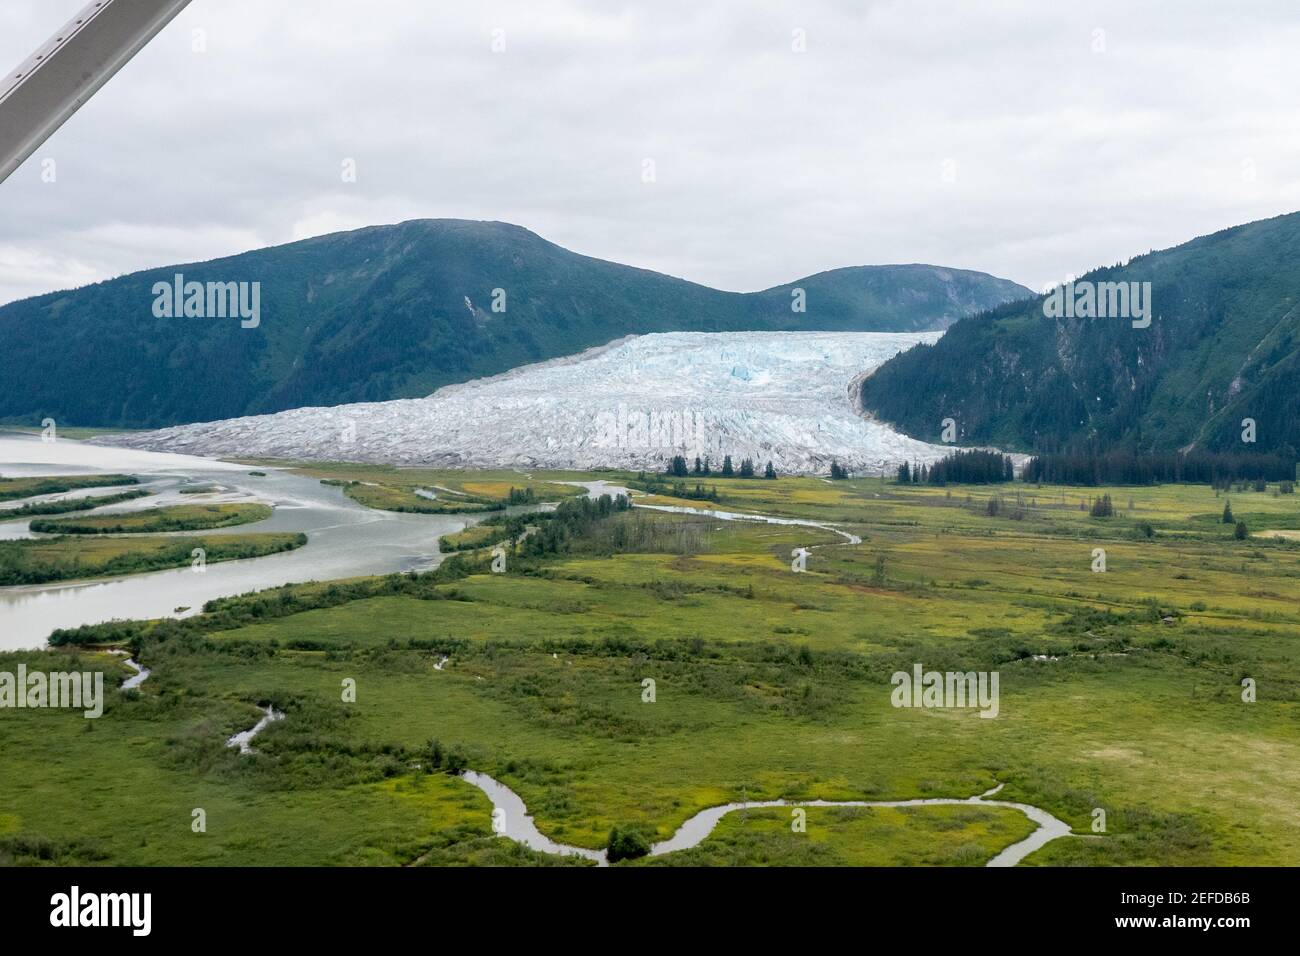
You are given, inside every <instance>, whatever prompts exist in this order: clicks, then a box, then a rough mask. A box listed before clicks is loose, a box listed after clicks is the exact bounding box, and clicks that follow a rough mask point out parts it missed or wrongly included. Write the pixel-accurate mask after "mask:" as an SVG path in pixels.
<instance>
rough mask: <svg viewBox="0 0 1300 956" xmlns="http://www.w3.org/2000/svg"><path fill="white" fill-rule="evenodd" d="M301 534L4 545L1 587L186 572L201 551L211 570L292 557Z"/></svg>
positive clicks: (66, 539)
mask: <svg viewBox="0 0 1300 956" xmlns="http://www.w3.org/2000/svg"><path fill="white" fill-rule="evenodd" d="M306 543H307V536H306V535H303V534H288V533H265V534H230V535H218V536H215V537H210V538H205V537H146V536H132V537H122V538H118V537H109V536H104V537H98V536H90V535H87V536H79V535H63V536H60V537H57V538H37V539H34V540H19V541H0V586H2V585H14V584H43V583H45V582H48V581H71V580H77V579H81V578H100V577H110V576H112V575H117V574H140V573H143V572H145V571H161V570H164V569H166V568H182V567H185V566H186V565H188V564H189V563H190V562H191V561H192V560H193V551H194V549H196V548H202V549H203V551H204V553H205V557H204V560H206V561H207V562H208V563H209V564H212V563H215V562H218V561H234V560H237V559H241V558H258V557H262V556H264V555H267V554H277V553H279V552H281V551H292V550H293V549H294V548H300V547H302V546H303V545H304V544H306Z"/></svg>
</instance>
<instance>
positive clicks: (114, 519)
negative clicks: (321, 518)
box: [31, 503, 272, 534]
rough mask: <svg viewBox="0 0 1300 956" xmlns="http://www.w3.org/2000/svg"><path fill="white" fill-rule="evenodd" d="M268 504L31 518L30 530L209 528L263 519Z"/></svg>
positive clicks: (106, 531) (102, 531)
mask: <svg viewBox="0 0 1300 956" xmlns="http://www.w3.org/2000/svg"><path fill="white" fill-rule="evenodd" d="M271 514H272V511H271V507H270V505H263V504H233V503H232V504H194V505H171V506H168V507H165V508H149V509H146V510H144V511H129V512H125V513H122V514H106V515H84V516H78V517H75V518H50V519H46V520H42V521H33V522H32V525H31V527H32V530H33V531H39V532H42V533H44V534H147V533H158V532H163V531H208V530H211V529H212V528H229V527H232V526H234V525H241V524H251V523H252V522H254V521H265V520H266V519H267V518H269V517H271Z"/></svg>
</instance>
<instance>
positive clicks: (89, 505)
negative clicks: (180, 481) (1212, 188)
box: [0, 488, 153, 521]
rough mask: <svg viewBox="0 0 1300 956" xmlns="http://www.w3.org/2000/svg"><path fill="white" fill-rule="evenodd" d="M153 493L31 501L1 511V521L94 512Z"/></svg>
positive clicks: (124, 493) (140, 491) (139, 492)
mask: <svg viewBox="0 0 1300 956" xmlns="http://www.w3.org/2000/svg"><path fill="white" fill-rule="evenodd" d="M152 494H153V492H152V491H145V490H144V489H142V488H136V489H133V490H131V491H124V492H122V493H121V494H116V495H96V496H94V497H88V498H54V499H48V500H45V501H30V502H28V503H27V504H24V505H22V506H21V507H18V508H5V509H4V510H0V521H15V520H21V519H23V518H30V517H32V516H35V515H62V514H68V513H69V512H74V511H93V510H95V509H96V508H105V507H107V506H109V505H119V504H122V503H123V502H125V501H134V500H135V499H137V498H148V497H149V496H150V495H152Z"/></svg>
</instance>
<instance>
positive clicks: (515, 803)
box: [462, 770, 1071, 867]
mask: <svg viewBox="0 0 1300 956" xmlns="http://www.w3.org/2000/svg"><path fill="white" fill-rule="evenodd" d="M462 779H464V780H465V781H466V782H467V783H470V784H473V785H474V786H475V787H478V788H479V789H480V790H482V791H483V792H484V793H485V794H486V795H487V798H488V799H489V800H490V801H492V811H493V812H492V819H493V829H495V830H496V832H497V833H498V834H499V835H500V836H504V837H508V838H509V839H511V840H514V841H515V842H516V843H521V844H523V845H524V846H527V847H529V848H531V849H534V850H539V851H541V852H542V853H553V854H556V855H559V856H580V857H582V858H583V859H587V860H593V861H595V863H596V864H597V865H598V866H608V865H609V857H608V855H607V853H606V851H605V850H592V849H589V848H587V847H580V846H566V845H564V844H562V843H557V842H555V841H554V840H552V839H551V838H550V837H548V836H546V835H545V834H543V833H542V832H541V831H540V830H538V829H537V824H536V823H534V822H533V818H532V817H531V816H529V814H528V808H527V807H526V806H525V804H524V801H523V799H522V798H521V797H520V796H519V795H518V794H517V793H515V792H514V791H513V790H511V789H510V788H509V787H507V786H506V785H505V784H503V783H501V782H500V781H499V780H495V779H493V778H492V777H489V776H488V775H487V774H483V773H476V772H474V771H472V770H470V771H466V772H465V773H464V774H463V775H462ZM1002 787H1003V785H1002V784H998V785H997V786H996V787H994V788H993V789H992V790H989V791H987V792H985V793H981V794H978V795H977V796H974V797H967V798H966V799H958V798H955V797H929V798H924V799H916V800H760V801H751V802H749V803H724V804H722V805H721V806H716V807H708V808H707V809H704V810H701V811H700V812H699V813H696V814H695V815H694V816H692V817H691V818H690V819H688V820H687V821H686V822H685V823H683V824H682V825H681V826H680V827H678V828H677V832H676V833H674V834H673V835H672V836H671V837H669V838H668V839H667V840H664V841H662V842H660V843H656V844H654V845H653V846H651V847H650V855H651V856H663V855H664V854H666V853H675V852H677V851H679V850H689V849H691V848H692V847H696V846H699V845H700V844H701V843H703V842H704V840H705V839H707V838H708V836H709V834H711V833H712V832H713V831H714V829H715V828H716V827H717V825H718V824H719V823H721V822H722V818H723V817H725V816H726V815H727V814H729V813H734V812H736V811H737V810H746V809H750V810H761V809H764V808H767V807H877V808H889V807H953V806H959V807H968V806H979V807H1003V808H1007V809H1011V810H1018V811H1020V812H1021V813H1023V814H1024V815H1025V816H1026V817H1028V818H1029V819H1030V820H1031V821H1032V822H1034V823H1036V824H1038V828H1037V829H1036V830H1035V831H1034V832H1033V833H1031V834H1030V835H1029V836H1027V837H1026V838H1025V839H1023V840H1020V841H1019V842H1017V843H1013V844H1012V845H1011V846H1009V847H1007V848H1006V849H1004V850H1002V851H1001V852H1000V853H998V854H997V855H996V856H994V857H993V858H992V859H991V860H989V861H988V863H986V864H985V865H986V866H996V867H1003V866H1015V865H1016V864H1017V863H1019V862H1020V861H1021V860H1023V859H1024V858H1025V857H1027V856H1028V855H1029V854H1031V853H1033V852H1034V851H1035V850H1037V849H1040V848H1041V847H1044V846H1046V845H1047V844H1048V843H1050V842H1051V841H1052V840H1055V839H1057V838H1058V837H1063V836H1069V835H1071V834H1070V825H1069V824H1068V823H1066V822H1065V821H1063V820H1058V819H1057V818H1056V817H1054V816H1052V815H1051V814H1050V813H1048V812H1047V811H1046V810H1043V809H1041V808H1039V807H1035V806H1033V805H1031V804H1028V803H1014V802H1011V801H1009V800H991V799H989V798H990V797H993V796H996V795H997V793H998V792H999V791H1000V790H1001V789H1002Z"/></svg>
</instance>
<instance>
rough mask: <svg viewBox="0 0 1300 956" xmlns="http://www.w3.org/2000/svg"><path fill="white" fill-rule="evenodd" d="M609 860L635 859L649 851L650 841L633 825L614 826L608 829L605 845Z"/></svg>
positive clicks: (613, 861) (614, 861)
mask: <svg viewBox="0 0 1300 956" xmlns="http://www.w3.org/2000/svg"><path fill="white" fill-rule="evenodd" d="M607 850H608V855H609V862H610V863H617V862H618V861H619V860H635V859H636V858H637V857H642V856H645V855H646V854H647V853H649V852H650V841H649V840H647V839H646V836H645V834H644V833H642V832H641V831H640V830H638V829H636V828H634V827H620V826H615V827H614V828H613V829H612V830H610V831H609V844H608V847H607Z"/></svg>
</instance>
